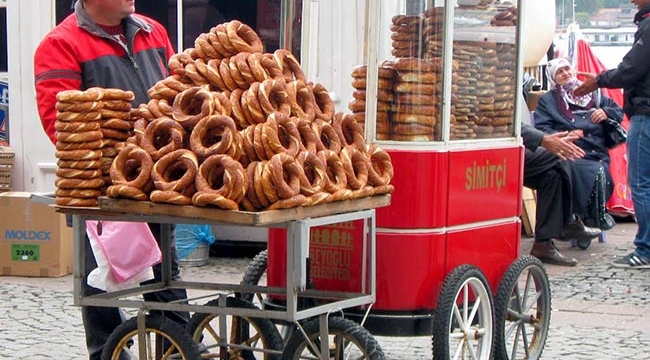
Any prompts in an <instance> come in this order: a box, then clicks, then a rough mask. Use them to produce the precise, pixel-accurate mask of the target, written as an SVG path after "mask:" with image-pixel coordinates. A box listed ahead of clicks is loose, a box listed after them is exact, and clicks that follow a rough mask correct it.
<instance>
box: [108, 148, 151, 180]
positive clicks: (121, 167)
mask: <svg viewBox="0 0 650 360" xmlns="http://www.w3.org/2000/svg"><path fill="white" fill-rule="evenodd" d="M153 165H154V163H153V159H152V158H151V156H150V155H149V154H148V153H147V152H146V151H145V150H143V149H141V148H139V147H137V146H127V147H125V148H123V149H122V150H121V151H120V152H119V153H118V154H117V156H116V157H115V159H114V160H113V162H112V163H111V167H110V171H109V173H110V176H111V182H112V183H113V185H126V186H128V187H133V188H136V189H140V190H142V189H144V187H145V185H146V184H147V183H148V182H149V181H150V180H151V171H152V170H153Z"/></svg>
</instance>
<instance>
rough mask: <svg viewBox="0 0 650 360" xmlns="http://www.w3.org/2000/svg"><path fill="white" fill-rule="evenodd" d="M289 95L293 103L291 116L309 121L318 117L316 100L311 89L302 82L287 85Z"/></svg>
mask: <svg viewBox="0 0 650 360" xmlns="http://www.w3.org/2000/svg"><path fill="white" fill-rule="evenodd" d="M286 89H287V93H288V94H289V101H290V103H291V115H293V116H296V117H298V118H300V119H305V120H308V121H312V120H314V117H315V116H316V99H315V98H314V93H313V91H312V89H311V88H309V87H307V85H306V84H305V83H304V82H303V81H300V80H296V81H292V82H289V83H287V86H286Z"/></svg>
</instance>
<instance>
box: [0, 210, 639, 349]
mask: <svg viewBox="0 0 650 360" xmlns="http://www.w3.org/2000/svg"><path fill="white" fill-rule="evenodd" d="M635 231H636V225H635V224H634V223H629V222H628V223H619V224H618V225H617V226H616V227H615V228H614V229H612V230H610V231H609V232H608V233H607V242H605V243H595V242H594V243H593V244H592V245H591V247H590V248H589V249H587V250H586V251H584V250H580V249H577V248H571V247H570V244H568V243H560V244H559V247H560V249H561V251H562V252H563V253H564V254H565V255H569V256H574V257H576V258H578V260H579V261H580V263H579V265H578V266H577V267H575V268H563V267H556V266H547V271H548V274H549V279H550V284H551V290H552V294H553V295H552V306H553V312H552V318H551V325H550V331H549V337H548V340H547V342H546V347H545V349H544V353H543V355H542V359H544V360H557V359H571V360H574V359H575V360H582V359H584V360H593V359H600V360H610V359H611V360H614V359H647V358H648V353H649V351H650V321H648V319H650V303H649V298H650V270H621V269H615V268H612V267H611V266H610V265H609V261H610V260H611V259H612V258H613V257H614V256H622V255H625V254H626V253H628V252H629V251H630V250H631V249H632V243H631V239H632V238H633V236H634V233H635ZM531 245H532V240H531V239H528V238H524V239H522V253H527V252H528V251H529V249H530V246H531ZM249 261H250V259H246V258H211V259H210V261H209V264H208V265H207V266H203V267H184V268H183V277H184V279H186V280H214V281H220V282H235V283H237V282H239V280H240V279H241V276H242V273H243V269H245V267H246V266H247V265H248V262H249ZM72 296H73V293H72V277H71V276H70V275H69V276H65V277H62V278H51V279H44V278H18V277H0V359H7V360H12V359H30V360H41V359H43V360H44V359H71V360H82V359H85V358H87V356H86V352H85V346H84V335H83V327H82V324H81V316H80V311H79V309H78V308H77V307H74V306H73V305H72ZM377 340H378V341H379V343H380V344H381V346H382V348H383V349H384V352H385V353H386V357H387V359H390V360H413V359H430V358H431V346H430V344H431V339H430V338H429V337H407V338H397V337H377Z"/></svg>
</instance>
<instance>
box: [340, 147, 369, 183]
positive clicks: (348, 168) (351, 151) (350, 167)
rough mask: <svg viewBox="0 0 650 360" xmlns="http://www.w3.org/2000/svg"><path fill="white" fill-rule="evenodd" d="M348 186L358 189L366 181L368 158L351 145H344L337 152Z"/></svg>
mask: <svg viewBox="0 0 650 360" xmlns="http://www.w3.org/2000/svg"><path fill="white" fill-rule="evenodd" d="M364 151H365V149H364ZM339 158H340V159H341V162H342V163H343V170H344V171H345V177H346V179H347V181H348V188H350V189H352V190H358V189H361V188H363V187H364V186H366V184H367V183H368V163H367V161H368V159H367V158H366V157H365V155H364V153H362V152H361V151H360V150H358V149H356V148H355V147H352V146H345V147H343V149H341V152H340V153H339Z"/></svg>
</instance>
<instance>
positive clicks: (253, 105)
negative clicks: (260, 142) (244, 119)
mask: <svg viewBox="0 0 650 360" xmlns="http://www.w3.org/2000/svg"><path fill="white" fill-rule="evenodd" d="M259 90H260V83H259V82H254V83H253V84H251V86H250V88H248V90H244V92H243V93H242V98H241V106H242V109H247V110H248V114H250V117H251V119H252V120H253V122H254V123H256V124H259V123H263V122H265V121H266V114H265V113H264V111H263V110H262V105H260V101H259V100H258V93H259Z"/></svg>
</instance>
